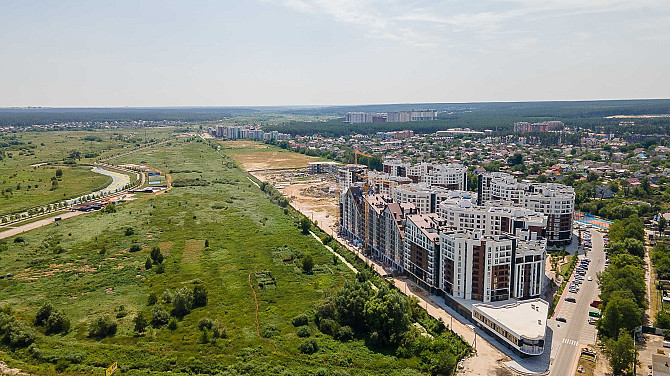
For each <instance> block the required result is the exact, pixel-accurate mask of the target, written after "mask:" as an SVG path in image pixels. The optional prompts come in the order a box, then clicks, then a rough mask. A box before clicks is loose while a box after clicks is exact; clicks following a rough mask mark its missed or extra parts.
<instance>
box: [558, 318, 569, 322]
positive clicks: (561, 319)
mask: <svg viewBox="0 0 670 376" xmlns="http://www.w3.org/2000/svg"><path fill="white" fill-rule="evenodd" d="M556 321H560V322H568V320H566V319H565V317H557V318H556Z"/></svg>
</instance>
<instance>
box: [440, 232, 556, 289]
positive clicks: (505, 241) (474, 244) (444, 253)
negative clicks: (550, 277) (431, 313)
mask: <svg viewBox="0 0 670 376" xmlns="http://www.w3.org/2000/svg"><path fill="white" fill-rule="evenodd" d="M440 252H441V259H442V269H441V270H440V288H441V289H442V290H443V291H444V292H445V293H446V294H447V295H448V296H451V297H454V298H460V299H467V300H478V301H482V302H492V301H499V300H507V299H510V298H516V299H529V298H534V297H539V296H540V293H541V292H542V287H543V281H544V279H543V277H544V264H543V263H544V260H545V258H546V241H545V240H543V239H541V238H538V237H537V236H536V234H535V233H532V232H530V231H528V230H519V231H517V233H516V235H511V234H505V235H484V234H483V233H482V232H480V231H468V230H459V231H445V232H441V233H440Z"/></svg>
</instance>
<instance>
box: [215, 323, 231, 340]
mask: <svg viewBox="0 0 670 376" xmlns="http://www.w3.org/2000/svg"><path fill="white" fill-rule="evenodd" d="M212 335H213V336H214V338H228V331H227V330H226V328H225V327H222V326H221V324H220V323H219V320H214V323H213V324H212Z"/></svg>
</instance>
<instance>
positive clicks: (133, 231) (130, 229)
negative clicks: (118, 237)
mask: <svg viewBox="0 0 670 376" xmlns="http://www.w3.org/2000/svg"><path fill="white" fill-rule="evenodd" d="M125 235H126V236H131V235H135V230H133V228H132V227H128V228H126V232H125Z"/></svg>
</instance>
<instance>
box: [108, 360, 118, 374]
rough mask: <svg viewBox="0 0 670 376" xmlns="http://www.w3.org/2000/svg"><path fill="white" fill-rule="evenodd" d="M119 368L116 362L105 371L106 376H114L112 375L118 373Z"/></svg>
mask: <svg viewBox="0 0 670 376" xmlns="http://www.w3.org/2000/svg"><path fill="white" fill-rule="evenodd" d="M117 368H118V365H117V364H116V362H114V363H113V364H112V365H111V366H109V368H107V369H106V370H105V376H112V374H113V373H114V371H116V369H117Z"/></svg>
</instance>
